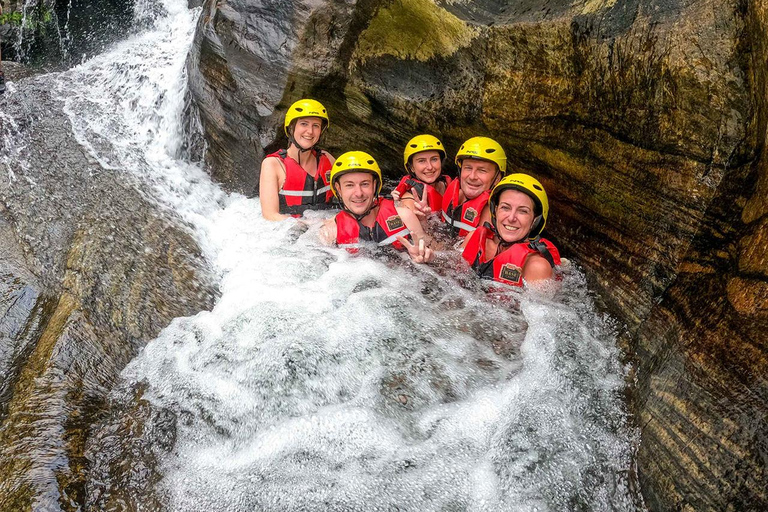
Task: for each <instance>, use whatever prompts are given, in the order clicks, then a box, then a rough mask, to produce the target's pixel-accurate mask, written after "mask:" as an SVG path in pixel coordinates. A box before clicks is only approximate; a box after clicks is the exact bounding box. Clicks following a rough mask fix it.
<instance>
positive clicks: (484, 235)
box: [461, 224, 560, 286]
mask: <svg viewBox="0 0 768 512" xmlns="http://www.w3.org/2000/svg"><path fill="white" fill-rule="evenodd" d="M486 226H488V225H487V224H486V225H485V226H482V227H480V228H478V229H476V230H475V231H474V232H473V233H472V236H470V237H469V240H468V241H467V245H466V246H465V247H464V252H462V253H461V256H462V257H463V258H464V259H465V260H467V262H468V263H469V264H470V265H471V266H472V269H473V270H474V271H475V272H477V274H478V275H479V276H480V277H481V278H483V279H493V280H494V281H498V282H500V283H506V284H511V285H513V286H522V285H523V267H524V266H525V261H526V260H527V259H528V256H530V255H531V254H540V255H541V256H544V258H546V259H547V261H549V264H550V265H552V267H554V266H556V265H559V264H560V252H559V251H558V250H557V247H555V246H554V245H553V244H552V242H550V241H549V240H546V239H544V238H536V239H534V240H531V241H528V242H518V243H516V244H513V245H511V246H509V247H508V248H507V249H504V250H503V251H502V252H501V253H500V254H498V255H497V256H496V257H495V258H491V259H490V260H488V261H485V242H486V241H487V240H488V239H489V238H493V230H491V229H490V228H489V227H486Z"/></svg>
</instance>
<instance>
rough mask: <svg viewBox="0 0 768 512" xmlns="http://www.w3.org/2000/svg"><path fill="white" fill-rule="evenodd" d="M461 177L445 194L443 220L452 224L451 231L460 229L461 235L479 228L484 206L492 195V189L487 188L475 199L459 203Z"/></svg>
mask: <svg viewBox="0 0 768 512" xmlns="http://www.w3.org/2000/svg"><path fill="white" fill-rule="evenodd" d="M460 190H461V179H459V178H457V179H455V180H453V181H452V182H451V183H450V184H449V185H448V188H446V189H445V194H443V208H442V209H443V221H445V222H447V223H448V224H450V225H451V231H456V230H457V229H458V230H459V236H462V237H463V236H466V235H467V233H471V232H472V231H474V230H475V229H477V226H478V224H480V216H481V215H482V213H483V208H485V205H486V204H488V199H489V198H490V197H491V192H490V190H486V191H485V192H483V193H482V194H480V195H479V196H477V197H476V198H474V199H468V200H466V201H464V202H463V203H461V204H459V191H460Z"/></svg>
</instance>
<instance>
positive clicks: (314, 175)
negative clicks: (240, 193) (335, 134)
mask: <svg viewBox="0 0 768 512" xmlns="http://www.w3.org/2000/svg"><path fill="white" fill-rule="evenodd" d="M327 128H328V112H327V111H326V110H325V107H324V106H323V105H322V104H321V103H320V102H319V101H315V100H311V99H302V100H299V101H297V102H296V103H294V104H293V105H291V107H290V108H289V109H288V112H287V113H286V114H285V122H284V129H285V134H286V135H287V136H288V141H289V144H288V149H281V150H280V151H276V152H275V153H272V154H270V155H267V156H266V157H265V158H264V161H263V162H262V163H261V176H260V178H259V200H260V202H261V214H262V216H263V217H264V218H265V219H268V220H282V219H285V218H287V216H288V215H292V216H294V217H299V216H301V214H302V213H304V210H307V209H310V208H311V209H322V208H327V207H328V204H329V203H330V202H331V200H332V199H333V194H332V193H331V187H330V171H331V166H332V165H333V162H334V160H333V157H332V156H331V155H330V154H328V153H327V152H325V151H322V150H320V149H319V148H318V147H317V143H318V142H319V141H320V137H321V135H322V134H323V133H324V132H325V130H326V129H327Z"/></svg>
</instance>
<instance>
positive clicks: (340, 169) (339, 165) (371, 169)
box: [331, 151, 382, 197]
mask: <svg viewBox="0 0 768 512" xmlns="http://www.w3.org/2000/svg"><path fill="white" fill-rule="evenodd" d="M348 172H367V173H370V174H373V175H374V176H375V177H376V180H377V181H378V187H377V190H376V195H379V193H380V192H381V185H382V183H381V169H379V164H377V163H376V160H375V159H374V158H373V157H372V156H371V155H369V154H368V153H366V152H365V151H347V152H346V153H344V154H343V155H341V156H340V157H339V158H337V159H336V163H334V164H333V167H331V190H332V191H333V195H334V196H336V197H339V196H338V194H336V180H338V179H339V178H340V177H341V175H342V174H346V173H348Z"/></svg>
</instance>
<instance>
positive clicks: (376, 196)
mask: <svg viewBox="0 0 768 512" xmlns="http://www.w3.org/2000/svg"><path fill="white" fill-rule="evenodd" d="M373 183H374V184H373V186H374V187H375V188H376V190H378V188H379V180H378V179H374V180H373ZM331 186H332V187H333V188H334V190H336V197H338V199H339V202H340V203H341V209H342V210H344V211H345V212H347V213H348V214H350V215H351V216H352V217H354V218H355V220H356V221H357V222H360V221H362V220H363V219H364V218H365V216H366V215H368V214H369V213H371V210H373V209H374V208H376V205H377V204H378V199H379V193H378V192H376V193H375V194H374V195H373V201H371V206H370V207H369V208H368V209H367V210H365V212H364V213H361V214H360V215H358V214H356V213H354V212H353V211H352V210H350V209H349V208H347V205H346V204H344V201H342V199H341V193H340V192H339V189H338V188H336V183H333V184H332V185H331Z"/></svg>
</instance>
